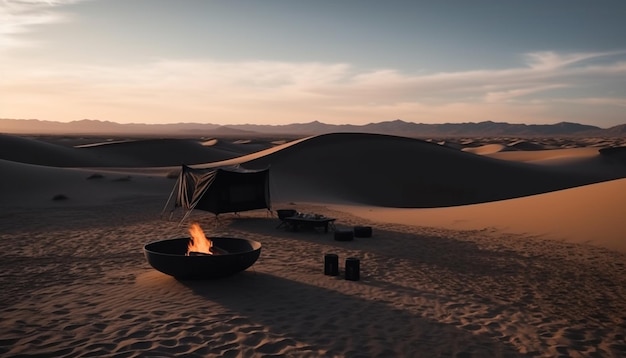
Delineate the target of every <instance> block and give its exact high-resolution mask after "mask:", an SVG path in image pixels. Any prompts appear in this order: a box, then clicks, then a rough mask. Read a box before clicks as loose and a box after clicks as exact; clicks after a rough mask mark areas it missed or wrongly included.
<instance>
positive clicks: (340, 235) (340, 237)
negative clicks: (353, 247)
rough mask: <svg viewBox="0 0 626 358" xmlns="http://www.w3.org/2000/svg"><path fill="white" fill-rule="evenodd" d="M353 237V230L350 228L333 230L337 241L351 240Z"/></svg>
mask: <svg viewBox="0 0 626 358" xmlns="http://www.w3.org/2000/svg"><path fill="white" fill-rule="evenodd" d="M353 238H354V232H353V231H352V230H335V240H337V241H352V239H353Z"/></svg>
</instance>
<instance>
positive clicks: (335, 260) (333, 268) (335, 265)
mask: <svg viewBox="0 0 626 358" xmlns="http://www.w3.org/2000/svg"><path fill="white" fill-rule="evenodd" d="M324 275H328V276H337V275H339V256H337V255H335V254H326V255H324Z"/></svg>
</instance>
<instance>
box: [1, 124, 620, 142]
mask: <svg viewBox="0 0 626 358" xmlns="http://www.w3.org/2000/svg"><path fill="white" fill-rule="evenodd" d="M337 132H358V133H378V134H390V135H400V136H405V137H414V138H445V137H502V136H511V137H555V136H576V137H584V136H588V137H591V136H593V137H624V136H626V124H622V125H618V126H615V127H611V128H600V127H596V126H591V125H584V124H579V123H570V122H561V123H556V124H513V123H505V122H492V121H486V122H479V123H443V124H423V123H412V122H405V121H402V120H399V119H398V120H395V121H387V122H379V123H370V124H365V125H351V124H343V125H334V124H326V123H321V122H318V121H315V122H310V123H293V124H286V125H262V124H235V125H228V126H222V125H217V124H210V123H206V124H203V123H172V124H137V123H132V124H121V123H115V122H109V121H100V120H90V119H84V120H80V121H73V122H68V123H65V122H53V121H42V120H37V119H0V133H5V134H32V135H118V136H119V135H124V136H161V137H200V136H205V137H207V136H213V137H219V136H242V137H243V136H245V137H250V136H255V135H257V136H259V135H281V136H309V135H317V134H325V133H337Z"/></svg>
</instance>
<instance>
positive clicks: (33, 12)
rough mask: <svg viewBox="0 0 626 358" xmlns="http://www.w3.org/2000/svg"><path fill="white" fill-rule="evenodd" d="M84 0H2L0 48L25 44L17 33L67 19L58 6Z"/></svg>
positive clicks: (26, 43) (0, 4) (0, 8)
mask: <svg viewBox="0 0 626 358" xmlns="http://www.w3.org/2000/svg"><path fill="white" fill-rule="evenodd" d="M81 1H85V0H48V1H43V0H42V1H38V0H4V1H2V2H1V3H0V49H7V48H11V47H20V46H27V45H29V44H30V43H29V42H27V41H26V40H23V39H22V38H20V37H18V36H17V35H19V34H23V33H27V32H29V31H30V29H32V28H33V27H35V26H40V25H46V24H53V23H58V22H62V21H67V20H68V16H67V15H66V14H63V13H62V12H60V11H59V9H58V8H60V7H62V6H64V5H69V4H74V3H78V2H81Z"/></svg>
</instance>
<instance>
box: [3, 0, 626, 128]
mask: <svg viewBox="0 0 626 358" xmlns="http://www.w3.org/2000/svg"><path fill="white" fill-rule="evenodd" d="M624 18H626V1H623V0H606V1H590V0H549V1H546V0H523V1H521V0H520V1H502V0H490V1H487V0H472V1H468V0H433V1H419V0H409V1H398V0H386V1H380V0H375V1H372V0H314V1H313V0H309V1H305V0H280V1H279V0H245V1H244V0H48V1H39V0H0V118H12V119H40V120H50V121H61V122H69V121H75V120H81V119H97V120H102V121H113V122H118V123H179V122H195V123H214V124H222V125H227V124H273V125H281V124H287V123H306V122H312V121H320V122H324V123H329V124H357V125H360V124H367V123H373V122H383V121H391V120H396V119H401V120H404V121H408V122H415V123H462V122H482V121H495V122H509V123H526V124H551V123H558V122H564V121H565V122H577V123H583V124H590V125H596V126H599V127H603V128H608V127H611V126H614V125H619V124H624V123H626V115H625V113H626V21H623V19H624ZM0 130H1V128H0Z"/></svg>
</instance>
